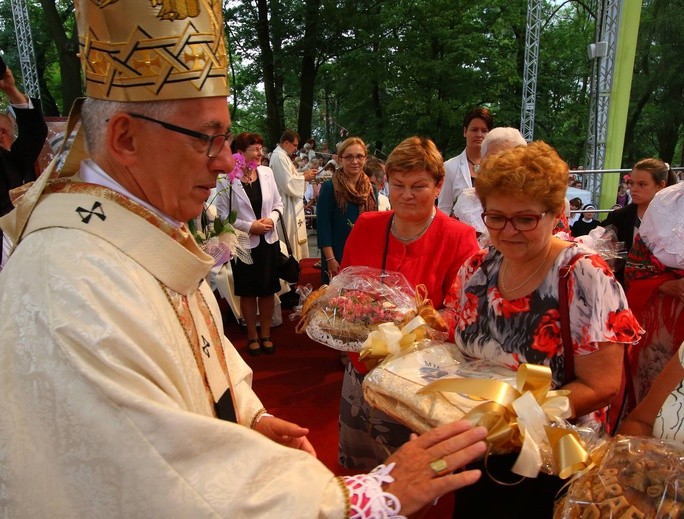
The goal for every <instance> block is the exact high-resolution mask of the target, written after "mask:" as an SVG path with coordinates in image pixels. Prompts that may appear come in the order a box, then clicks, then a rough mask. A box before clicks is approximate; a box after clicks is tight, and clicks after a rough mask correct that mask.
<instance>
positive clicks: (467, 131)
mask: <svg viewBox="0 0 684 519" xmlns="http://www.w3.org/2000/svg"><path fill="white" fill-rule="evenodd" d="M492 128H494V118H493V117H492V113H491V112H490V111H489V110H488V109H487V108H483V107H480V106H478V107H477V108H473V109H471V110H469V111H468V113H467V114H466V115H465V117H464V118H463V136H464V137H465V140H466V147H465V149H464V150H463V152H462V153H461V154H460V155H457V156H455V157H453V158H451V159H449V160H447V161H446V162H445V163H444V169H445V172H446V173H445V176H444V185H443V186H442V191H441V192H440V194H439V203H438V207H439V208H440V209H441V210H442V211H443V212H444V213H446V214H447V215H448V216H451V215H452V214H453V212H454V205H455V204H456V200H457V199H458V196H459V195H460V194H461V191H463V190H464V189H466V188H469V187H473V185H474V184H475V180H476V179H477V174H478V171H479V169H480V158H481V157H480V147H481V146H482V141H483V140H484V138H485V137H486V136H487V133H489V132H490V131H491V129H492Z"/></svg>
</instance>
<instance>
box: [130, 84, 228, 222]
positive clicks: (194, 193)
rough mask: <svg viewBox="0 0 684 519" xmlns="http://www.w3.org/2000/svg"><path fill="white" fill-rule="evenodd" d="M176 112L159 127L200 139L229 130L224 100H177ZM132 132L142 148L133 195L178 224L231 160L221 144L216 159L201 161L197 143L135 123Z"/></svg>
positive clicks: (196, 210) (201, 144) (202, 144)
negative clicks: (191, 133)
mask: <svg viewBox="0 0 684 519" xmlns="http://www.w3.org/2000/svg"><path fill="white" fill-rule="evenodd" d="M178 103H179V108H178V109H177V110H176V111H175V113H174V114H170V115H169V116H168V118H166V120H165V122H168V123H170V124H173V125H176V126H180V127H183V128H187V129H189V130H193V131H196V132H199V133H203V134H206V135H217V134H224V133H226V131H227V130H228V129H229V128H230V126H231V121H230V112H229V110H228V103H227V101H226V98H225V97H209V98H199V99H186V100H181V101H178ZM135 123H136V128H135V129H134V131H137V132H140V137H142V139H143V142H146V143H148V144H147V145H146V146H145V147H144V148H145V149H144V150H141V151H140V152H138V157H137V158H138V162H137V163H136V167H135V174H134V177H135V181H136V183H137V189H136V190H135V191H138V192H137V193H136V192H134V194H136V195H137V196H140V197H141V198H142V199H144V200H146V201H147V202H148V203H150V204H151V205H153V206H155V207H156V208H157V209H159V210H160V211H162V212H163V213H164V214H166V215H168V216H170V217H172V218H174V219H176V220H178V221H181V222H185V221H188V220H190V219H192V218H195V217H196V216H197V215H199V214H200V213H201V212H202V209H203V206H204V202H205V201H206V200H207V199H208V198H209V195H210V193H211V189H212V188H215V187H216V178H217V177H218V175H219V174H221V173H225V172H227V171H231V170H232V169H233V166H234V160H233V157H232V154H231V151H230V146H229V145H228V144H227V143H226V144H224V145H223V148H221V150H220V152H219V153H218V155H216V156H215V157H213V158H211V157H208V156H207V143H206V141H203V140H202V139H198V138H196V137H192V136H189V135H183V134H181V133H177V132H174V131H169V130H167V129H165V128H163V127H161V126H159V125H158V124H155V123H153V122H150V121H145V120H140V119H136V120H135Z"/></svg>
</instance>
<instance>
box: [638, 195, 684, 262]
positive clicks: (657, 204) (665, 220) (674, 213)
mask: <svg viewBox="0 0 684 519" xmlns="http://www.w3.org/2000/svg"><path fill="white" fill-rule="evenodd" d="M639 234H640V236H641V239H642V240H644V243H645V244H646V246H648V248H649V249H650V250H651V252H653V254H654V255H655V257H656V258H658V259H659V260H660V261H661V262H662V263H663V264H664V265H665V266H667V267H671V268H679V269H681V268H684V182H680V183H679V184H675V185H674V186H670V187H668V188H665V189H662V190H661V191H659V192H658V193H656V196H655V197H654V198H653V200H651V203H650V204H649V205H648V209H647V210H646V214H644V218H643V220H642V221H641V227H639Z"/></svg>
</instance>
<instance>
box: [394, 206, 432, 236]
mask: <svg viewBox="0 0 684 519" xmlns="http://www.w3.org/2000/svg"><path fill="white" fill-rule="evenodd" d="M436 213H437V211H436V210H435V209H433V210H432V214H431V215H430V218H428V221H427V223H426V224H425V226H424V227H423V228H422V229H421V230H420V231H418V232H417V233H416V234H414V235H413V236H407V237H404V236H402V235H401V234H399V233H398V232H397V219H396V218H394V217H392V234H393V235H394V237H395V238H396V239H397V240H399V241H400V242H402V243H411V242H412V241H415V240H417V239H418V238H420V237H421V236H422V235H423V234H424V233H425V231H427V230H428V227H430V224H431V223H432V220H434V219H435V214H436Z"/></svg>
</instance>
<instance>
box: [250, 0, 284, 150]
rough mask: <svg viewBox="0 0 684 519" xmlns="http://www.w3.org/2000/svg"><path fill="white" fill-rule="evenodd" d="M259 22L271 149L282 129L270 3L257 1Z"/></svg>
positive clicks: (257, 24) (258, 29)
mask: <svg viewBox="0 0 684 519" xmlns="http://www.w3.org/2000/svg"><path fill="white" fill-rule="evenodd" d="M257 10H258V20H257V23H256V32H257V38H258V40H259V49H260V50H261V69H262V70H263V73H264V93H265V95H266V119H267V128H268V136H267V139H268V144H269V146H270V147H271V148H275V145H276V144H277V143H278V141H279V140H280V134H281V133H282V128H281V127H280V124H279V120H280V117H279V115H278V102H277V96H276V88H275V83H276V81H275V63H274V60H273V50H272V49H271V40H270V31H269V25H268V1H267V0H257Z"/></svg>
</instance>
